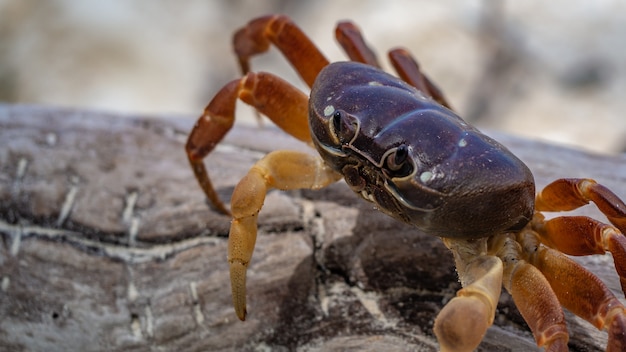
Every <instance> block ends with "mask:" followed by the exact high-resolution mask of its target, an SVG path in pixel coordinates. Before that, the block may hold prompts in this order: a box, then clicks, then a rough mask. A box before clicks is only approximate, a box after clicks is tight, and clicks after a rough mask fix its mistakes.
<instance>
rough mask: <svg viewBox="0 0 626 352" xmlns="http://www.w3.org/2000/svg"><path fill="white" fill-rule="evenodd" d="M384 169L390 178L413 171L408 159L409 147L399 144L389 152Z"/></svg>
mask: <svg viewBox="0 0 626 352" xmlns="http://www.w3.org/2000/svg"><path fill="white" fill-rule="evenodd" d="M385 169H386V170H387V173H388V174H389V176H390V177H392V178H401V177H406V176H409V175H410V174H411V173H412V172H413V165H412V164H411V162H410V160H409V148H407V146H406V145H404V144H401V145H399V146H398V147H397V148H396V149H395V150H394V151H392V152H391V153H389V154H388V155H387V159H386V160H385Z"/></svg>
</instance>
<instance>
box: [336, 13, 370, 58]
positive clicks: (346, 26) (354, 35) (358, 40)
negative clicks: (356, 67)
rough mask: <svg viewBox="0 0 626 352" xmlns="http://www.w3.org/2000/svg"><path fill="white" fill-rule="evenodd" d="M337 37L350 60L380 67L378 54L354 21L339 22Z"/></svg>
mask: <svg viewBox="0 0 626 352" xmlns="http://www.w3.org/2000/svg"><path fill="white" fill-rule="evenodd" d="M335 37H336V38H337V42H339V45H341V47H342V48H343V50H344V51H345V52H346V54H348V57H349V58H350V60H352V61H357V62H361V63H364V64H368V65H370V66H374V67H378V68H380V64H379V63H378V59H376V54H375V53H374V51H373V50H372V49H370V47H369V46H368V45H367V44H366V43H365V39H363V36H362V35H361V31H360V30H359V28H358V27H357V26H356V25H355V24H354V23H352V22H349V21H344V22H339V24H337V28H336V29H335Z"/></svg>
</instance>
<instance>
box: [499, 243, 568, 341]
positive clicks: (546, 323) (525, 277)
mask: <svg viewBox="0 0 626 352" xmlns="http://www.w3.org/2000/svg"><path fill="white" fill-rule="evenodd" d="M491 241H492V243H491V247H492V249H491V250H493V251H497V255H498V257H500V258H501V259H502V262H503V263H504V279H503V285H504V287H505V288H506V289H507V291H509V293H510V294H511V296H512V297H513V301H514V302H515V306H517V308H518V309H519V311H520V313H521V314H522V317H524V320H525V321H526V323H527V324H528V326H529V327H530V330H531V331H532V332H533V336H534V337H535V341H536V342H537V345H538V346H539V347H542V346H543V347H545V350H546V351H568V347H567V341H568V340H569V333H568V332H567V326H566V324H565V315H564V314H563V309H561V305H560V303H559V300H558V296H557V294H556V293H555V292H554V291H553V289H552V288H551V286H550V282H549V281H548V280H547V278H546V277H545V276H544V275H543V274H542V273H541V271H540V270H539V269H537V268H536V267H534V266H533V265H531V264H532V263H529V262H528V261H526V260H525V259H524V254H523V250H522V247H521V246H520V244H519V243H518V242H517V241H516V240H515V237H514V236H513V235H506V234H505V235H501V236H495V237H494V238H492V240H491Z"/></svg>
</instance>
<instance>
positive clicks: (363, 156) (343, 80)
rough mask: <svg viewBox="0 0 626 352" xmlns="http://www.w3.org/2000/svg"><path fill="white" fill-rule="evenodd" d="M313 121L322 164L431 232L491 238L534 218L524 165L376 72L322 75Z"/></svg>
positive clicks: (356, 69) (330, 69)
mask: <svg viewBox="0 0 626 352" xmlns="http://www.w3.org/2000/svg"><path fill="white" fill-rule="evenodd" d="M309 124H310V128H311V133H312V136H313V140H314V143H315V145H316V148H317V150H318V151H319V153H320V155H321V156H322V158H323V159H324V160H325V161H326V163H327V164H328V165H330V166H331V167H332V168H333V169H335V170H336V171H338V172H340V173H342V174H343V175H344V178H345V180H346V182H347V184H348V185H349V186H350V187H351V188H352V189H353V190H354V191H355V192H356V193H358V194H359V195H361V196H362V197H363V198H365V199H366V200H369V201H372V202H373V203H375V204H376V205H377V206H378V207H379V208H380V210H381V211H383V212H385V213H386V214H388V215H390V216H392V217H394V218H397V219H400V220H402V221H405V222H407V223H410V224H413V225H415V226H417V227H419V228H420V229H422V230H424V231H426V232H428V233H430V234H432V235H436V236H441V237H455V238H479V237H485V236H490V235H493V234H496V233H500V232H503V231H506V230H509V229H517V228H520V227H522V226H523V225H525V224H526V223H527V222H528V221H529V220H530V219H531V217H532V214H533V208H534V195H535V185H534V180H533V175H532V174H531V172H530V170H529V169H528V167H527V166H526V165H525V164H524V163H523V162H522V161H521V160H519V159H518V158H517V157H516V156H515V155H513V154H512V153H511V152H510V151H509V150H508V149H506V148H505V147H504V146H502V145H501V144H500V143H498V142H496V141H495V140H493V139H491V138H489V137H488V136H486V135H484V134H482V133H481V132H480V131H478V130H477V129H476V128H474V127H472V126H470V125H469V124H467V123H466V122H465V121H463V120H462V119H461V118H460V117H458V116H457V115H456V114H455V113H454V112H452V111H451V110H449V109H447V108H445V107H443V106H441V105H439V104H438V103H436V102H435V101H434V100H432V99H430V97H427V96H425V95H424V94H423V93H422V92H421V91H418V90H417V89H415V88H414V87H412V86H410V85H408V84H406V83H404V82H403V81H401V80H399V79H398V78H396V77H394V76H391V75H389V74H387V73H385V72H383V71H381V70H379V69H377V68H374V67H371V66H367V65H363V64H360V63H355V62H337V63H333V64H330V65H329V66H327V67H326V68H324V70H322V71H321V72H320V74H319V76H318V78H317V80H316V82H315V84H314V85H313V88H312V91H311V98H310V102H309ZM401 149H402V150H401ZM398 150H400V152H399V153H398V155H402V156H401V157H397V158H396V155H397V154H396V153H395V151H398ZM405 152H408V153H405ZM405 155H406V158H405V157H404V156H405ZM394 161H401V162H403V164H402V168H401V169H399V170H395V168H396V167H394Z"/></svg>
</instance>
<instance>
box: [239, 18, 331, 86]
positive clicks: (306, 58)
mask: <svg viewBox="0 0 626 352" xmlns="http://www.w3.org/2000/svg"><path fill="white" fill-rule="evenodd" d="M270 44H274V45H275V46H276V48H278V50H280V51H281V52H282V53H283V55H284V56H285V58H287V60H288V61H289V62H290V63H291V65H292V66H293V67H294V68H295V69H296V71H298V74H299V75H300V77H302V79H303V80H304V82H306V84H307V85H308V86H309V87H311V86H312V85H313V82H314V81H315V78H316V77H317V75H318V73H319V72H320V71H321V70H322V68H324V67H325V66H327V65H328V60H327V59H326V58H325V57H324V55H323V54H322V53H321V52H320V51H319V49H318V48H317V47H316V46H315V44H313V42H312V41H311V39H309V37H307V35H306V34H304V32H302V30H301V29H300V28H298V26H296V25H295V24H294V23H293V22H292V21H291V19H289V17H287V16H284V15H269V16H264V17H259V18H257V19H254V20H252V21H250V22H249V23H248V25H246V26H245V27H243V28H241V29H240V30H238V31H237V32H236V33H235V36H234V38H233V46H234V48H235V53H236V54H237V58H238V59H239V65H240V67H241V71H242V72H243V73H244V74H245V73H248V72H249V71H250V58H251V57H252V56H255V55H258V54H261V53H264V52H266V51H267V50H268V49H269V46H270Z"/></svg>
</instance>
